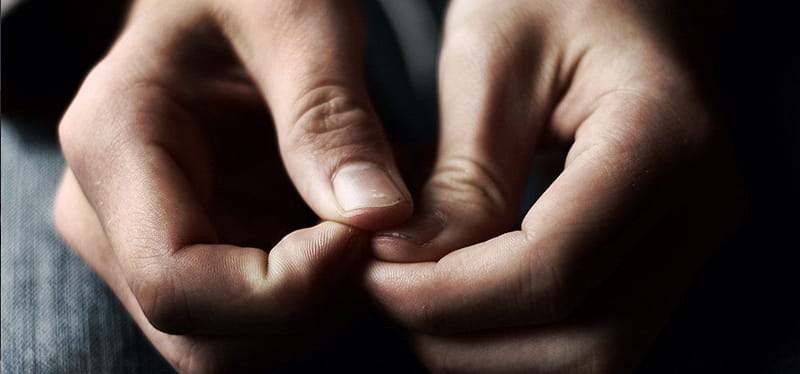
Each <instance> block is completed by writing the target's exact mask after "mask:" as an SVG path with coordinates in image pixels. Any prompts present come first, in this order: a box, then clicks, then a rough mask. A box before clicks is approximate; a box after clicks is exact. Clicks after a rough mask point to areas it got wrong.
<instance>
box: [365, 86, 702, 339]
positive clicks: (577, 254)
mask: <svg viewBox="0 0 800 374" xmlns="http://www.w3.org/2000/svg"><path fill="white" fill-rule="evenodd" d="M687 101H688V102H692V101H691V100H687ZM663 102H664V101H663V100H661V99H657V100H651V99H644V98H642V97H641V96H638V95H631V94H630V93H623V94H615V95H605V96H603V97H602V98H601V99H600V102H598V103H597V105H596V106H594V105H588V106H581V107H589V108H596V109H595V110H594V111H593V112H591V113H589V115H588V116H587V117H585V118H586V119H585V121H583V123H582V124H581V126H580V129H579V131H578V133H577V134H576V138H575V143H574V144H573V146H572V148H571V151H570V155H569V156H568V158H567V163H566V165H565V169H564V170H563V172H562V173H561V174H560V175H559V177H558V178H557V179H556V180H555V181H554V182H553V184H552V185H551V186H550V187H549V188H548V189H547V190H546V191H545V193H544V194H543V195H542V196H541V197H540V198H539V199H538V200H537V202H536V203H535V204H534V206H533V207H532V208H531V210H530V211H529V212H528V214H527V216H526V217H525V220H524V221H523V224H522V231H515V232H511V233H507V234H504V235H502V236H499V237H497V238H494V239H491V240H489V241H486V242H483V243H479V244H477V245H473V246H471V247H467V248H464V249H461V250H458V251H455V252H453V253H451V254H449V255H447V256H445V257H444V258H442V259H441V260H440V261H438V262H436V263H420V264H387V263H383V264H380V263H379V264H376V265H375V266H373V267H372V269H371V271H370V273H369V280H368V282H369V283H370V284H371V285H372V286H373V287H374V290H373V292H375V293H376V295H378V298H379V299H380V300H381V302H382V303H383V304H384V305H385V306H386V307H387V309H388V310H390V311H392V312H393V313H395V315H396V317H397V318H399V319H400V320H401V321H402V322H404V323H406V324H409V325H411V326H414V327H415V328H418V329H422V330H425V331H450V330H453V331H459V330H475V329H480V328H491V327H499V326H510V325H522V324H539V323H545V322H550V321H553V320H558V319H562V318H564V317H565V316H566V315H568V314H569V313H570V311H571V310H572V309H573V308H574V306H575V305H577V304H578V303H579V302H580V300H581V299H582V298H583V297H584V296H585V295H586V294H587V292H588V291H589V290H591V288H592V287H593V286H595V285H597V284H599V283H600V282H602V280H603V279H605V277H606V276H607V275H608V274H610V272H612V271H613V270H614V269H615V268H616V264H617V262H618V261H619V260H620V259H621V258H623V257H624V256H625V253H626V251H627V250H629V249H630V243H629V242H631V241H632V240H635V239H637V235H639V234H638V233H639V232H641V231H642V229H645V228H647V226H648V225H650V224H652V222H653V219H654V218H656V217H660V216H661V215H663V210H664V209H667V208H669V205H670V203H669V201H668V200H666V199H665V197H666V196H674V197H680V196H682V195H683V194H685V193H686V191H688V190H687V188H688V186H689V181H691V180H692V175H695V176H696V175H702V174H696V173H695V174H691V173H688V172H687V171H688V170H689V166H695V167H699V165H697V164H695V165H689V164H688V161H689V160H692V162H696V160H695V159H694V157H702V156H700V155H701V151H703V150H704V147H705V146H706V145H707V143H706V142H707V141H708V139H709V135H708V134H702V132H703V131H708V130H709V129H710V127H708V126H710V125H709V124H707V123H704V122H703V120H702V119H699V118H692V119H693V120H698V122H693V123H692V125H691V126H686V127H684V126H683V124H684V123H685V122H683V121H684V119H683V118H675V117H674V113H675V112H673V111H672V110H671V109H668V108H666V107H665V106H663V105H662V103H663ZM681 102H682V103H683V101H681ZM694 105H697V104H694ZM695 113H697V112H695ZM676 152H677V154H676ZM678 165H680V167H681V168H676V166H678ZM678 171H679V173H678ZM705 171H707V170H705ZM662 183H663V184H662ZM692 187H694V186H692ZM638 226H643V227H638Z"/></svg>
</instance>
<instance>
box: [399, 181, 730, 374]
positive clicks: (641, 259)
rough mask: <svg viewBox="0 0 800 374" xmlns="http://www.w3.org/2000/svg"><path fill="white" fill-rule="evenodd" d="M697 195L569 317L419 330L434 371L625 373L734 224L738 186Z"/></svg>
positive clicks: (420, 345)
mask: <svg viewBox="0 0 800 374" xmlns="http://www.w3.org/2000/svg"><path fill="white" fill-rule="evenodd" d="M720 181H725V183H719V184H716V187H715V188H713V189H708V190H705V191H703V192H701V193H698V194H697V195H696V196H695V197H694V198H693V199H692V200H691V201H689V202H687V203H686V204H685V205H683V206H682V207H681V208H680V209H677V210H675V211H674V212H672V213H670V214H669V216H668V217H666V218H665V219H664V221H662V222H661V223H660V224H659V225H657V226H656V227H655V228H654V229H653V230H652V231H651V232H650V233H648V234H647V235H646V236H645V237H644V238H643V240H642V241H641V242H640V246H639V249H638V250H637V251H636V252H635V253H634V254H633V256H632V257H631V258H629V259H628V260H626V262H625V263H624V264H623V265H622V266H621V268H620V271H619V272H617V273H615V274H614V275H613V276H612V278H610V279H609V280H608V282H606V283H605V284H603V285H602V286H601V287H600V288H598V290H597V292H596V294H595V295H593V296H592V297H591V299H589V300H587V302H586V303H585V304H584V305H582V306H581V307H580V309H579V310H576V313H575V314H574V315H573V316H571V317H570V318H569V319H568V320H566V321H563V322H557V323H554V324H551V325H546V326H537V327H532V328H514V329H513V330H497V331H492V332H486V333H480V334H468V335H461V336H434V335H417V336H416V337H415V338H414V343H415V344H414V346H415V349H416V351H417V352H418V354H419V357H420V359H421V360H422V362H423V363H425V364H426V366H428V367H429V368H430V369H431V371H433V372H475V373H480V372H486V371H502V372H536V373H563V372H587V373H620V372H628V371H630V370H632V369H633V368H635V367H636V364H637V362H638V361H639V359H640V358H641V356H642V354H644V352H645V351H646V350H647V348H648V346H649V345H650V343H651V342H652V340H653V339H654V338H655V336H656V334H657V333H658V332H659V330H660V328H661V327H662V325H663V324H664V322H665V320H666V319H667V318H668V316H669V314H670V313H671V311H672V310H673V308H674V307H675V305H676V304H677V302H678V301H679V299H680V296H681V294H682V293H683V292H684V291H685V289H686V288H687V287H688V285H689V284H690V282H691V279H692V277H693V275H694V274H695V272H696V270H697V269H698V267H699V266H700V265H701V264H702V263H703V261H704V260H705V258H706V257H707V256H708V255H709V253H710V251H711V250H712V249H713V248H715V247H716V246H717V245H719V244H720V243H721V242H722V241H723V240H724V239H725V237H726V236H727V234H728V233H729V232H730V229H731V228H732V227H733V225H735V219H736V218H735V217H737V216H738V211H739V210H740V208H741V197H740V196H739V194H738V192H737V190H736V187H735V186H736V185H737V183H736V182H735V181H734V180H732V179H729V178H721V179H720Z"/></svg>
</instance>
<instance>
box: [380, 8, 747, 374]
mask: <svg viewBox="0 0 800 374" xmlns="http://www.w3.org/2000/svg"><path fill="white" fill-rule="evenodd" d="M661 5H662V4H661V3H660V2H658V1H656V2H646V3H645V2H638V1H583V0H581V1H577V0H576V1H536V2H530V1H516V0H512V1H502V2H497V1H489V0H464V1H458V0H457V1H453V2H452V3H451V5H450V9H449V11H448V16H447V21H446V25H445V36H444V44H443V50H442V53H441V58H440V70H439V72H440V75H439V78H440V82H439V88H440V90H439V92H440V104H441V123H442V125H441V127H442V129H441V134H440V144H439V154H438V158H437V161H436V164H435V167H434V171H433V175H432V177H431V179H430V181H429V182H428V183H427V185H426V187H425V189H424V191H423V194H422V200H421V201H418V208H419V211H420V213H418V215H417V216H415V218H413V219H412V220H411V221H410V222H408V223H406V224H404V225H401V226H399V227H396V228H393V229H391V230H387V231H384V232H381V233H379V234H378V235H377V236H376V237H375V238H374V240H373V246H374V249H375V254H376V256H377V257H379V258H380V259H382V260H383V261H377V262H375V263H373V264H372V265H371V266H370V269H369V272H368V274H367V278H366V281H367V284H368V286H369V287H370V289H371V291H372V293H373V294H374V295H375V296H376V298H377V299H378V300H379V302H380V303H381V304H382V305H383V306H384V307H385V309H386V310H387V312H388V313H389V314H390V315H392V316H393V317H394V318H395V319H396V320H398V321H399V322H400V323H402V324H404V325H405V326H408V327H409V328H410V329H411V330H413V331H417V332H420V333H421V334H419V335H418V336H417V337H416V338H415V342H416V343H417V345H416V346H417V349H418V351H419V353H420V356H421V357H422V358H423V360H424V361H425V362H426V363H427V364H429V366H430V367H431V368H434V369H437V370H442V371H448V372H449V371H455V372H487V371H503V372H505V371H520V372H616V371H615V370H621V369H624V368H629V367H630V365H631V364H632V363H635V361H636V359H637V358H638V354H639V353H641V352H642V350H643V349H644V348H645V347H646V346H647V343H648V342H649V341H650V340H651V339H652V338H653V336H654V334H655V333H656V332H657V331H658V329H659V327H660V325H661V324H662V323H663V321H664V319H665V318H666V315H667V313H668V312H669V310H670V308H671V307H672V306H673V305H674V303H675V302H676V300H677V298H678V296H679V295H680V292H681V291H682V290H683V289H684V288H685V286H686V284H687V282H688V281H689V279H690V276H691V274H692V273H693V272H694V270H695V269H696V268H697V267H698V266H699V264H700V263H701V262H702V260H703V259H704V258H705V257H706V256H707V254H708V253H709V251H710V250H711V249H713V248H714V247H715V246H716V245H718V243H719V240H720V239H721V237H722V235H723V234H724V233H726V230H728V229H729V228H730V225H731V222H732V221H733V219H732V218H733V216H734V215H733V214H731V213H729V212H728V208H729V207H730V206H731V202H733V201H737V200H735V195H736V190H737V189H736V184H735V182H733V181H735V178H734V177H733V175H734V174H732V173H731V172H730V171H729V170H728V161H727V160H726V159H725V157H724V155H723V153H724V152H723V149H724V147H720V146H719V144H720V140H721V138H722V137H723V136H722V135H721V132H720V131H718V129H717V127H716V126H715V124H714V122H713V120H712V117H711V114H710V109H709V108H708V106H707V104H706V103H707V102H708V100H707V98H706V97H705V94H704V93H703V92H702V91H701V90H700V88H699V87H698V84H697V80H696V79H695V77H694V76H693V75H692V73H693V70H692V69H691V68H690V67H689V66H688V65H687V61H686V60H685V59H682V58H681V57H682V56H683V53H685V52H686V51H685V50H684V51H681V50H678V49H677V46H678V45H677V44H676V43H675V39H674V38H673V37H672V36H673V34H674V33H673V32H672V29H671V27H672V26H673V24H672V23H670V21H669V20H668V17H667V16H665V15H666V14H670V12H669V10H670V9H668V8H667V7H664V6H661ZM681 42H682V43H683V44H681V45H683V46H686V44H685V41H681ZM558 146H568V147H569V151H568V154H567V155H566V161H565V163H564V168H563V170H562V171H561V172H560V174H559V175H558V177H557V178H556V179H555V181H553V182H552V184H551V185H550V186H549V187H548V188H547V190H546V191H545V192H544V193H543V195H542V196H541V197H540V198H539V199H538V200H537V201H536V203H535V204H534V205H533V207H532V208H531V209H530V211H528V213H527V215H526V216H525V219H524V221H523V222H522V227H521V230H518V231H513V225H514V223H515V222H516V220H517V214H518V211H519V204H520V198H521V194H522V191H523V184H524V181H525V178H526V176H527V175H528V170H529V167H530V163H531V159H532V157H533V155H534V152H535V151H536V150H537V149H542V148H546V147H558ZM490 238H491V239H490ZM487 239H489V240H487Z"/></svg>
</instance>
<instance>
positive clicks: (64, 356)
mask: <svg viewBox="0 0 800 374" xmlns="http://www.w3.org/2000/svg"><path fill="white" fill-rule="evenodd" d="M26 125H27V126H28V127H30V126H32V124H25V123H16V124H11V123H9V122H8V121H7V120H6V119H3V121H2V126H0V128H2V223H1V224H0V227H2V293H1V294H0V296H1V297H2V371H3V373H9V374H10V373H159V372H170V370H169V367H168V366H167V365H166V363H165V362H164V361H163V360H162V359H161V358H160V356H158V354H156V353H155V352H154V351H153V349H152V348H151V347H150V346H149V344H148V343H147V342H146V340H145V339H144V338H143V337H142V336H141V334H140V333H139V331H138V329H137V327H136V326H135V325H134V324H133V323H132V321H131V320H130V318H129V317H128V316H127V314H126V312H125V311H124V309H123V308H122V307H121V305H120V304H119V303H117V301H116V299H115V298H114V296H113V295H112V294H111V292H110V291H109V290H108V289H107V288H106V287H105V286H104V285H103V284H102V283H101V282H100V281H99V279H98V278H97V277H96V276H95V275H94V274H93V273H92V272H91V271H90V270H89V269H88V268H87V267H86V266H85V265H84V264H83V262H81V260H80V259H78V258H77V257H76V256H75V255H73V254H72V252H70V251H69V250H68V249H67V248H66V247H65V246H64V245H63V244H62V243H61V242H60V241H59V239H58V237H57V235H56V233H55V232H54V229H53V225H52V219H51V206H52V199H53V194H54V192H55V189H56V186H57V184H58V181H59V177H60V175H61V171H62V168H63V165H64V161H63V159H62V157H61V155H60V152H59V149H58V147H57V145H56V144H55V143H54V142H52V141H26V140H24V139H25V137H23V134H21V133H19V132H18V131H17V129H23V128H25V127H26Z"/></svg>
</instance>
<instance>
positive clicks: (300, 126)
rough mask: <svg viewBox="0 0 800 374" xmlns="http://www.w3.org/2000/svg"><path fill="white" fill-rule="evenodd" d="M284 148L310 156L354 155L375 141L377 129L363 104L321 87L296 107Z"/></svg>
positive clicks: (340, 90)
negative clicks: (330, 153)
mask: <svg viewBox="0 0 800 374" xmlns="http://www.w3.org/2000/svg"><path fill="white" fill-rule="evenodd" d="M296 108H298V109H297V110H296V112H295V114H294V115H293V120H292V121H291V125H290V128H289V129H288V131H287V135H286V137H285V139H284V141H285V144H284V146H286V147H289V148H290V149H295V150H302V151H309V152H312V153H313V154H318V153H320V152H322V153H329V152H331V151H336V153H337V154H341V153H342V152H344V153H348V152H358V151H360V149H361V148H363V147H369V146H371V145H373V144H374V143H375V141H376V140H379V139H380V138H381V137H380V127H378V126H374V123H375V119H374V116H373V114H372V113H371V112H370V111H369V110H368V109H367V106H366V105H365V104H364V103H360V102H358V101H356V100H355V99H353V98H352V96H351V95H350V94H348V93H347V90H346V89H344V88H343V87H339V86H322V87H318V88H315V89H313V90H310V91H309V92H307V93H306V94H304V95H302V96H301V98H300V99H299V100H298V101H297V103H296Z"/></svg>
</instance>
